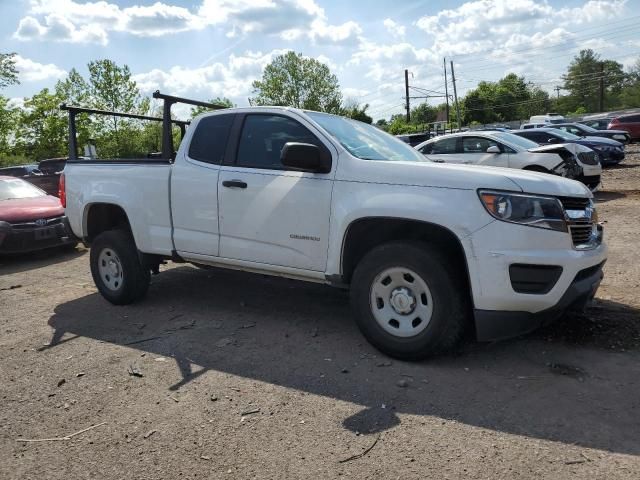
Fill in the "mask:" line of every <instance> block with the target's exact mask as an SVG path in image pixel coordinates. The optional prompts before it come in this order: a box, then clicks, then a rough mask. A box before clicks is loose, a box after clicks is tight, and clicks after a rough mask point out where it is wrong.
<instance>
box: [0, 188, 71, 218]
mask: <svg viewBox="0 0 640 480" xmlns="http://www.w3.org/2000/svg"><path fill="white" fill-rule="evenodd" d="M60 215H64V208H62V204H61V203H60V199H59V198H57V197H53V196H51V195H47V196H43V197H35V198H16V199H12V200H2V201H0V222H9V223H22V222H31V221H33V220H38V219H40V218H52V217H59V216H60Z"/></svg>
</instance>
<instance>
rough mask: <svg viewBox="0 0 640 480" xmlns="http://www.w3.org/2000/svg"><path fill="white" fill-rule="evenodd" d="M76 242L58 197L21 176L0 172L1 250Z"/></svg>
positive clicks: (20, 249) (16, 250)
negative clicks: (11, 175)
mask: <svg viewBox="0 0 640 480" xmlns="http://www.w3.org/2000/svg"><path fill="white" fill-rule="evenodd" d="M77 242H78V240H77V239H76V238H75V237H74V236H73V234H72V233H71V229H70V228H69V226H68V223H67V217H65V215H64V208H63V207H62V204H61V203H60V199H59V198H57V197H54V196H52V195H47V194H46V193H45V192H44V191H42V190H40V189H39V188H38V187H35V186H34V185H31V184H30V183H29V182H26V181H24V180H22V179H21V178H15V177H4V176H0V254H5V253H18V252H28V251H32V250H40V249H43V248H49V247H56V246H60V245H69V246H75V245H76V244H77Z"/></svg>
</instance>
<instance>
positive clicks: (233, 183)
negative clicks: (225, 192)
mask: <svg viewBox="0 0 640 480" xmlns="http://www.w3.org/2000/svg"><path fill="white" fill-rule="evenodd" d="M222 186H223V187H227V188H247V182H243V181H242V180H224V181H223V182H222Z"/></svg>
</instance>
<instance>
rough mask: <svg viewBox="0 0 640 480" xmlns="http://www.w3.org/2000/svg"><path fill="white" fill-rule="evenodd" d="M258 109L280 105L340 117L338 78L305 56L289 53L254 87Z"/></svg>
mask: <svg viewBox="0 0 640 480" xmlns="http://www.w3.org/2000/svg"><path fill="white" fill-rule="evenodd" d="M252 86H253V93H254V94H255V97H254V98H252V99H251V103H252V104H255V105H280V106H287V107H295V108H304V109H309V110H317V111H320V112H329V113H338V112H339V111H340V104H341V102H342V94H341V93H340V85H339V84H338V78H337V77H336V76H335V75H333V74H332V73H331V71H330V70H329V67H328V66H326V65H325V64H324V63H321V62H319V61H318V60H316V59H314V58H305V57H303V56H302V54H301V53H298V54H296V53H295V52H287V53H285V54H284V55H279V56H277V57H275V58H274V59H273V61H272V62H271V63H270V64H269V65H267V66H266V67H265V69H264V72H263V74H262V79H261V80H256V81H254V82H253V84H252Z"/></svg>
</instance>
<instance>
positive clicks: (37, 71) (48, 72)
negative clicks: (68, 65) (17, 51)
mask: <svg viewBox="0 0 640 480" xmlns="http://www.w3.org/2000/svg"><path fill="white" fill-rule="evenodd" d="M14 60H15V62H16V69H17V70H18V75H19V77H20V81H21V82H37V81H41V80H49V79H52V80H56V79H58V78H61V77H64V76H65V75H66V74H67V72H65V71H64V70H62V69H61V68H58V67H57V66H56V65H54V64H53V63H47V64H44V63H38V62H34V61H33V60H30V59H28V58H24V57H21V56H20V55H16V56H15V57H14Z"/></svg>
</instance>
